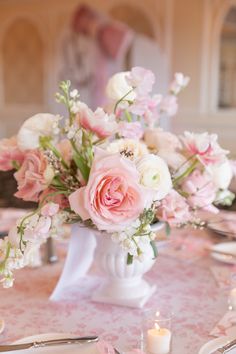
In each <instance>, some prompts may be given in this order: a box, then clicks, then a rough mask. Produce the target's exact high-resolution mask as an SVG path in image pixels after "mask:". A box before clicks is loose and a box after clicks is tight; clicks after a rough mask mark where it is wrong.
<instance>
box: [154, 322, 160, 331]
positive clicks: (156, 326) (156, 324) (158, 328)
mask: <svg viewBox="0 0 236 354" xmlns="http://www.w3.org/2000/svg"><path fill="white" fill-rule="evenodd" d="M155 328H156V329H157V330H158V331H159V330H160V326H159V325H158V323H155Z"/></svg>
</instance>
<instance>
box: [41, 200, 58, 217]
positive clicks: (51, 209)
mask: <svg viewBox="0 0 236 354" xmlns="http://www.w3.org/2000/svg"><path fill="white" fill-rule="evenodd" d="M59 208H60V206H59V204H56V203H53V202H50V203H47V204H45V205H44V206H43V207H42V209H41V215H42V216H54V215H56V214H57V212H58V211H59Z"/></svg>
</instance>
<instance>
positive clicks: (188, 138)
mask: <svg viewBox="0 0 236 354" xmlns="http://www.w3.org/2000/svg"><path fill="white" fill-rule="evenodd" d="M217 139H218V137H217V135H216V134H208V133H200V134H194V133H190V132H185V133H184V136H183V137H182V142H183V144H184V147H185V149H186V152H187V153H188V154H190V155H196V156H197V158H198V159H199V161H200V162H201V163H202V164H204V165H208V164H216V163H222V162H223V161H224V160H225V156H226V154H228V151H227V150H223V149H222V148H221V147H220V145H219V144H218V142H217Z"/></svg>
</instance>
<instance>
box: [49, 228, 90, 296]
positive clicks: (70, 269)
mask: <svg viewBox="0 0 236 354" xmlns="http://www.w3.org/2000/svg"><path fill="white" fill-rule="evenodd" d="M71 229H72V230H71V238H70V242H69V248H68V253H67V257H66V260H65V264H64V268H63V271H62V274H61V276H60V279H59V281H58V283H57V285H56V287H55V289H54V290H53V293H52V294H51V296H50V300H59V299H60V298H61V296H62V295H63V294H64V290H65V288H67V287H68V286H72V285H74V284H78V283H79V279H80V278H82V277H83V276H85V275H86V273H87V272H88V270H89V268H90V266H91V264H92V262H93V256H94V251H95V248H96V238H95V235H94V233H93V231H91V230H89V229H87V228H85V227H80V226H78V225H76V224H74V225H72V228H71Z"/></svg>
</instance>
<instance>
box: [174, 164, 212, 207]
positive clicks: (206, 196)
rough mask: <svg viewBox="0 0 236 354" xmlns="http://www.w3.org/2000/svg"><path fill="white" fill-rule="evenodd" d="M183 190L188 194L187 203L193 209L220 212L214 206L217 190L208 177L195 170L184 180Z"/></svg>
mask: <svg viewBox="0 0 236 354" xmlns="http://www.w3.org/2000/svg"><path fill="white" fill-rule="evenodd" d="M181 189H182V190H183V192H184V193H187V194H188V197H187V202H188V203H189V205H190V206H191V207H192V208H197V209H202V210H208V211H210V212H213V213H217V212H218V209H217V208H215V207H214V206H213V205H212V203H213V202H214V200H215V198H216V192H217V190H216V187H215V185H214V183H213V181H212V180H211V179H210V177H209V176H208V175H206V174H204V173H202V172H201V171H199V170H195V171H194V172H193V173H191V175H189V176H188V177H187V178H186V179H185V180H184V182H183V183H182V186H181Z"/></svg>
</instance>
